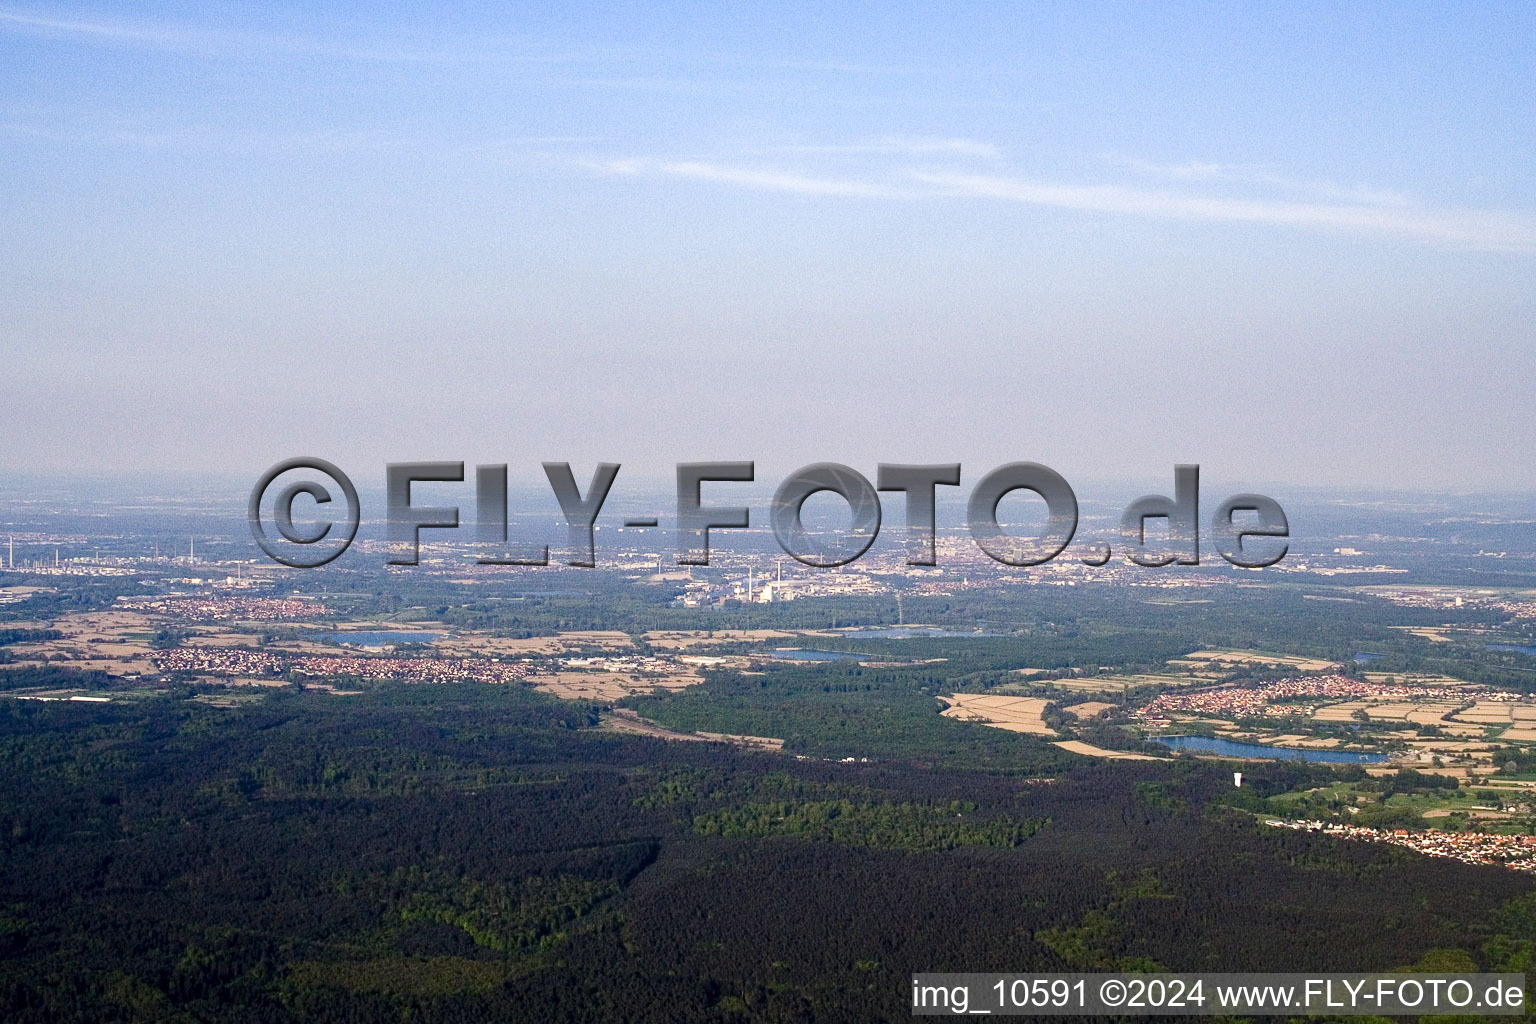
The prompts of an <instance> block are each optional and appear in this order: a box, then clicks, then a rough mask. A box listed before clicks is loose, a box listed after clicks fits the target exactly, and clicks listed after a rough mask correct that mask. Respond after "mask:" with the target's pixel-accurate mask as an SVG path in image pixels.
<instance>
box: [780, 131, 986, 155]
mask: <svg viewBox="0 0 1536 1024" xmlns="http://www.w3.org/2000/svg"><path fill="white" fill-rule="evenodd" d="M774 151H775V152H780V153H827V154H833V155H836V154H844V153H846V154H850V155H857V154H878V153H886V154H892V155H905V156H934V155H942V156H974V157H984V158H987V159H994V158H996V157H999V156H1001V155H1002V151H1001V150H1000V149H998V148H997V147H996V146H994V145H993V144H992V143H990V142H978V141H977V140H975V139H945V138H924V137H922V136H917V137H909V136H893V137H888V138H880V139H871V140H869V141H868V142H852V143H843V144H841V145H823V146H817V145H804V146H779V147H776V148H775V150H774Z"/></svg>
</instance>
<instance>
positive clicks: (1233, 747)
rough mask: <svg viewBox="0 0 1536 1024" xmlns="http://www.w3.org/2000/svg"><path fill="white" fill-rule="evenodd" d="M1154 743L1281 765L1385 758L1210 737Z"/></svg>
mask: <svg viewBox="0 0 1536 1024" xmlns="http://www.w3.org/2000/svg"><path fill="white" fill-rule="evenodd" d="M1153 738H1154V739H1156V740H1157V742H1159V743H1161V744H1162V745H1163V746H1165V747H1172V748H1173V749H1174V750H1198V751H1201V752H1203V753H1207V754H1222V755H1225V756H1227V757H1263V758H1272V759H1277V760H1282V761H1321V762H1326V763H1330V764H1377V763H1379V762H1382V761H1385V760H1386V759H1387V755H1386V754H1367V753H1360V752H1357V751H1352V750H1303V749H1301V748H1300V747H1266V746H1263V745H1262V744H1258V743H1238V742H1237V741H1235V740H1224V739H1217V738H1216V737H1213V736H1156V737H1153Z"/></svg>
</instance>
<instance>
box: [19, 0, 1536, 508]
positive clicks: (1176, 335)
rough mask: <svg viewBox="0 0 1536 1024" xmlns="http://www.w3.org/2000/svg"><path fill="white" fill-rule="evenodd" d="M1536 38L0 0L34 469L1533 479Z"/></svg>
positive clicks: (23, 449) (1386, 10) (1394, 25)
mask: <svg viewBox="0 0 1536 1024" xmlns="http://www.w3.org/2000/svg"><path fill="white" fill-rule="evenodd" d="M1532 68H1536V10H1533V9H1531V8H1529V7H1520V6H1515V5H1509V6H1504V7H1487V8H1478V7H1472V8H1422V9H1404V8H1401V7H1397V6H1388V5H1360V6H1352V7H1349V8H1328V7H1316V8H1309V9H1294V10H1284V11H1280V10H1276V9H1265V8H1261V7H1256V6H1248V7H1236V8H1225V7H1220V6H1216V5H1207V6H1202V5H1184V6H1178V7H1173V8H1166V9H1149V8H1144V7H1139V6H1130V5H1095V6H1091V7H1077V6H1057V7H1047V6H1042V7H1036V8H1027V9H1018V8H1002V7H1000V8H981V9H970V10H958V11H957V10H950V9H944V10H942V11H941V10H938V9H933V10H924V9H921V8H914V7H901V8H888V7H883V6H880V7H869V8H866V9H864V10H862V11H859V10H855V9H845V10H844V11H842V12H838V13H834V12H826V11H815V12H805V11H801V10H793V9H789V8H781V9H752V10H748V9H732V10H731V11H730V12H729V14H722V13H719V12H715V11H710V10H701V9H696V8H687V7H683V6H666V7H660V8H647V9H646V10H645V11H644V12H639V11H622V10H621V11H611V12H603V13H597V12H593V11H589V10H570V9H567V8H565V7H563V6H560V5H538V6H519V7H517V8H515V9H513V8H507V9H498V8H494V7H492V8H484V9H478V10H475V11H473V12H471V13H460V14H449V13H440V12H434V11H428V10H415V11H412V12H410V13H408V14H407V13H394V12H389V13H384V12H378V11H374V10H372V9H369V8H363V7H358V6H352V5H343V4H332V5H327V6H325V7H324V8H311V7H307V6H306V7H285V8H281V9H278V8H266V7H240V8H231V9H220V10H212V9H208V10H203V9H198V8H195V7H184V6H178V5H158V4H157V5H147V6H136V7H134V8H126V7H124V8H117V7H112V6H109V5H95V4H84V3H82V4H65V5H58V4H23V5H16V4H0V82H3V83H4V86H5V89H4V96H5V99H4V100H3V101H0V138H3V139H4V145H5V151H6V154H7V159H6V160H5V161H4V162H3V163H0V189H3V191H4V194H5V195H6V197H7V200H8V201H7V202H6V203H5V204H3V206H0V231H3V233H4V235H5V237H6V238H7V240H8V242H9V244H8V245H7V246H5V249H4V252H3V254H0V268H3V273H0V308H3V309H4V311H5V312H4V315H3V316H0V357H3V362H0V365H3V373H0V380H3V383H0V401H3V402H4V405H5V408H6V409H7V413H6V415H5V417H4V420H3V422H4V424H5V437H6V442H7V443H6V445H5V448H4V451H3V452H0V470H3V471H4V472H5V473H6V474H8V475H17V474H40V475H43V476H48V475H53V476H71V475H81V474H84V475H87V476H96V475H100V474H103V473H106V474H112V473H143V472H151V473H166V472H173V473H174V472H188V473H194V474H205V473H209V472H221V473H228V474H230V475H231V476H233V477H244V476H245V475H246V474H247V473H249V474H250V476H251V477H252V479H254V475H255V474H256V473H259V472H260V470H261V469H264V468H265V467H266V466H267V465H270V464H272V463H273V462H276V461H277V460H279V459H281V458H285V457H288V456H294V455H301V454H306V455H318V456H321V457H323V458H327V459H330V460H331V461H334V462H336V463H337V464H338V465H341V466H342V467H343V468H345V469H347V470H348V471H349V472H350V473H352V474H353V475H354V477H355V478H356V479H358V480H359V483H362V482H363V480H364V479H370V478H378V479H381V478H382V467H383V464H384V463H385V462H387V461H402V460H407V459H427V458H430V459H454V460H457V459H463V460H464V461H465V462H467V463H470V464H473V463H475V462H506V463H509V465H510V466H511V472H512V475H513V478H514V479H518V478H520V477H523V478H527V479H529V480H536V479H537V473H538V468H537V463H538V462H539V461H540V460H543V459H560V460H569V461H570V462H572V463H573V464H575V465H578V466H582V465H585V466H590V465H591V464H592V463H595V462H597V461H599V460H603V461H617V462H620V463H623V464H624V465H625V467H626V469H625V474H626V477H625V478H626V479H628V480H632V481H634V480H642V479H643V480H649V481H655V482H663V481H666V480H667V479H668V478H669V477H670V473H671V467H672V465H673V464H674V463H676V462H679V461H690V460H701V459H754V460H756V461H757V462H758V463H759V479H760V480H763V479H766V480H777V479H779V478H781V477H782V475H784V474H785V473H787V472H788V471H790V470H791V469H793V468H795V467H798V466H801V465H804V464H807V463H811V462H817V461H839V462H845V463H848V464H850V465H853V466H855V467H857V468H860V469H861V470H863V471H872V470H873V466H874V464H875V463H877V462H880V461H885V462H902V461H906V462H939V461H942V462H953V461H958V462H961V463H962V464H963V465H965V467H966V469H967V473H966V477H967V482H973V481H974V480H976V479H977V478H978V477H979V475H980V473H982V472H985V471H986V469H988V468H991V467H993V466H996V465H998V464H1001V463H1003V462H1006V461H1013V460H1017V459H1029V460H1034V461H1039V462H1043V463H1045V464H1046V465H1049V466H1052V467H1053V468H1055V469H1057V470H1059V471H1060V472H1061V473H1062V474H1063V475H1065V476H1066V477H1067V479H1068V480H1069V481H1071V482H1072V483H1073V484H1074V486H1077V487H1078V489H1079V491H1080V494H1083V495H1084V496H1086V494H1085V493H1084V492H1086V490H1087V485H1086V482H1088V481H1091V480H1126V481H1149V482H1158V481H1163V483H1161V485H1160V486H1161V487H1162V488H1167V487H1170V486H1171V473H1172V467H1173V465H1174V463H1176V462H1198V463H1200V464H1201V466H1202V469H1203V471H1204V473H1205V474H1206V477H1207V479H1209V480H1213V481H1214V480H1223V481H1226V480H1232V481H1251V482H1254V483H1256V484H1260V485H1262V484H1263V482H1264V481H1291V482H1293V483H1294V484H1296V485H1299V486H1315V487H1331V488H1354V489H1368V490H1385V491H1406V492H1418V491H1425V492H1452V493H1463V492H1464V493H1482V492H1505V493H1510V492H1528V491H1532V490H1536V465H1533V464H1532V462H1531V460H1530V459H1529V458H1528V457H1527V442H1528V439H1529V438H1530V437H1531V436H1532V433H1533V430H1532V428H1533V426H1536V419H1533V413H1532V408H1531V403H1530V401H1529V394H1530V391H1531V385H1532V383H1533V382H1536V346H1533V345H1532V344H1531V342H1532V341H1533V340H1536V338H1533V331H1532V324H1533V314H1536V259H1533V256H1536V205H1533V204H1532V200H1531V197H1532V196H1533V195H1536V134H1533V133H1532V132H1531V130H1530V126H1531V124H1533V123H1536V88H1532V86H1533V84H1536V83H1533V80H1532V79H1533V77H1536V73H1533V71H1532V70H1531V69H1532ZM578 476H581V472H578ZM1079 481H1083V482H1084V483H1079ZM966 489H967V488H965V487H964V486H962V490H966Z"/></svg>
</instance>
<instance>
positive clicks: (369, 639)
mask: <svg viewBox="0 0 1536 1024" xmlns="http://www.w3.org/2000/svg"><path fill="white" fill-rule="evenodd" d="M447 635H448V634H446V633H392V632H389V631H387V630H385V631H378V632H374V631H369V630H355V631H348V632H346V633H321V634H320V639H322V640H329V641H330V642H331V643H333V644H345V645H346V646H348V647H383V646H384V645H386V644H425V643H430V642H431V641H433V640H441V639H442V638H443V637H445V636H447Z"/></svg>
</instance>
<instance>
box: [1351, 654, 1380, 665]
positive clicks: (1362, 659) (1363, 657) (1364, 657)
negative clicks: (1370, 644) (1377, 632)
mask: <svg viewBox="0 0 1536 1024" xmlns="http://www.w3.org/2000/svg"><path fill="white" fill-rule="evenodd" d="M1381 659H1382V655H1380V654H1372V653H1371V652H1370V651H1361V652H1360V653H1359V654H1357V655H1355V662H1356V664H1360V665H1368V664H1370V663H1371V662H1373V661H1380V660H1381Z"/></svg>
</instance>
